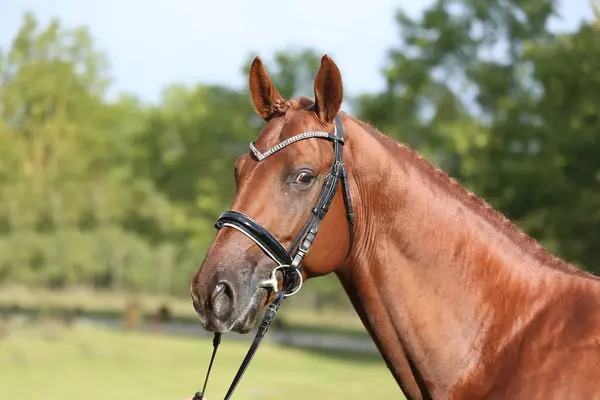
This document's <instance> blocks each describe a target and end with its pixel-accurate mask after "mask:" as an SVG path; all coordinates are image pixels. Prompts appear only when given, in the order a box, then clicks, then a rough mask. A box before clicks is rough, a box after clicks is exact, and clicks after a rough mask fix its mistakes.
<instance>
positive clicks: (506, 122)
mask: <svg viewBox="0 0 600 400" xmlns="http://www.w3.org/2000/svg"><path fill="white" fill-rule="evenodd" d="M555 13H556V2H555V0H539V1H533V0H518V1H517V0H485V1H483V0H477V1H475V0H437V1H436V2H434V3H433V4H432V5H431V6H430V7H429V8H428V9H427V10H426V11H425V13H424V14H423V15H422V17H420V18H416V19H412V18H409V17H408V16H407V15H406V14H404V13H403V12H402V11H401V10H400V11H398V13H397V23H398V26H399V28H400V33H401V39H402V40H401V44H400V46H398V47H396V48H393V49H390V51H389V56H388V65H387V66H386V68H385V69H384V70H383V71H382V73H383V75H384V77H385V78H386V82H387V85H386V88H385V89H384V90H383V91H382V92H381V93H369V94H366V93H363V94H357V96H356V98H355V100H356V101H355V102H354V103H353V109H355V110H354V111H356V113H357V114H358V115H359V116H360V117H361V118H364V119H366V120H368V121H369V122H371V123H373V124H374V125H375V126H376V127H378V128H379V129H380V130H382V131H383V132H385V133H387V134H389V135H391V136H393V137H395V138H397V139H399V140H402V141H405V142H407V143H409V144H411V145H413V146H414V147H416V148H417V149H418V150H419V151H421V152H422V153H423V154H424V155H425V156H426V157H427V158H429V159H431V160H432V161H434V162H435V163H437V164H438V165H440V166H442V167H443V168H445V169H446V170H447V171H448V172H449V173H450V174H452V175H454V176H456V177H458V178H459V179H461V181H462V182H463V183H464V184H465V185H466V186H468V187H469V188H470V189H471V190H473V191H474V192H475V193H476V194H478V195H480V196H483V197H484V198H486V200H488V201H489V202H490V203H491V204H492V205H493V206H494V207H496V208H498V209H499V210H501V211H503V212H505V213H506V214H507V215H508V216H509V217H510V218H512V219H514V220H516V221H517V222H518V223H519V224H520V225H521V226H522V228H523V229H525V230H526V231H527V232H528V233H530V234H532V235H533V236H535V237H536V238H538V239H539V240H541V241H542V242H543V243H544V244H545V245H546V246H548V247H549V248H550V249H551V250H553V251H556V252H557V253H558V254H560V255H562V256H564V257H566V258H567V259H568V260H569V261H573V262H576V263H579V264H581V265H582V266H584V267H586V268H588V269H592V270H593V269H594V268H600V266H598V263H597V260H598V259H600V248H598V246H595V244H596V243H597V240H598V235H597V232H598V231H599V229H600V211H599V210H600V157H598V154H600V140H598V139H599V137H598V135H599V133H598V132H600V130H599V119H598V109H599V108H598V106H597V105H598V104H600V97H599V96H600V95H599V93H600V69H598V68H597V66H598V65H600V41H598V34H599V33H598V24H597V22H596V21H594V22H593V23H590V24H582V25H581V26H580V28H579V29H578V30H577V31H576V32H572V33H568V34H556V33H552V32H550V31H549V30H548V28H547V25H548V19H549V18H550V16H552V15H554V14H555ZM252 56H254V55H252ZM249 64H250V63H249V62H246V63H245V64H244V66H243V68H242V69H241V70H242V72H243V73H247V69H248V67H249ZM267 64H269V65H268V69H269V72H270V74H271V75H272V77H273V79H274V81H275V82H276V85H277V87H278V89H279V90H280V92H281V93H282V94H283V95H284V96H285V97H287V98H290V97H292V96H297V95H306V96H309V97H312V94H313V87H312V85H313V78H314V76H315V74H316V71H317V69H318V67H319V54H317V53H316V51H315V50H313V49H296V50H290V51H280V52H277V53H275V54H274V55H273V57H272V58H271V59H269V60H268V62H267ZM342 68H343V66H342ZM0 80H1V86H0V113H1V115H2V118H1V119H0V283H7V282H19V283H26V284H31V285H38V286H44V287H49V288H64V287H67V286H72V285H85V286H90V287H94V288H102V289H119V290H120V289H122V290H128V291H146V292H155V293H156V292H158V293H180V294H182V295H186V294H187V290H188V289H187V288H188V287H189V282H190V278H191V276H192V275H193V273H194V272H195V270H196V269H197V267H198V266H199V264H200V263H201V260H202V258H203V256H204V253H205V251H206V249H207V247H208V245H209V244H210V241H211V240H212V237H213V236H214V227H213V224H214V221H215V219H216V217H217V216H218V215H219V213H220V212H222V211H223V210H224V209H227V208H228V205H229V204H230V203H231V201H232V198H233V194H234V190H235V184H234V179H233V163H234V161H235V159H236V157H238V156H239V155H240V154H242V153H244V152H246V151H247V145H248V142H249V141H251V140H252V139H253V138H254V137H255V136H256V135H257V133H258V131H259V130H260V127H261V124H262V121H260V119H259V118H258V117H257V116H256V115H255V113H254V112H253V110H252V106H251V103H250V100H249V96H248V93H247V90H246V89H244V90H237V89H234V88H230V87H223V86H215V85H207V84H202V83H198V84H196V85H193V86H181V85H173V86H171V87H168V88H167V89H166V90H165V91H164V93H163V96H162V99H161V101H160V102H159V104H157V105H154V106H149V105H146V104H144V103H143V102H141V101H139V100H138V99H136V98H134V97H132V96H130V95H126V94H122V95H121V96H120V97H118V98H117V99H116V100H108V99H107V97H106V91H107V89H108V88H109V87H110V85H111V79H110V76H109V64H108V61H107V60H106V58H105V57H104V56H103V54H101V53H100V52H99V51H98V50H97V49H96V47H95V45H94V40H93V38H92V36H91V35H90V33H89V32H88V31H87V30H86V29H84V28H78V29H74V30H68V29H65V28H64V27H62V26H61V24H60V21H58V20H53V21H51V22H50V23H49V24H48V25H47V26H41V25H40V24H39V22H38V21H37V20H36V18H35V16H34V15H33V14H32V13H27V14H26V15H25V16H24V19H23V23H22V26H21V28H20V29H19V31H18V32H17V33H16V35H15V37H14V40H13V41H12V45H11V46H10V47H9V48H8V49H2V50H0ZM595 271H596V272H600V269H596V270H595ZM307 286H308V290H312V291H314V292H313V293H317V295H316V296H315V298H314V299H313V304H320V305H321V304H322V303H323V302H326V303H330V304H336V303H340V302H339V298H340V297H343V296H344V295H343V293H342V291H341V290H340V287H339V284H337V283H336V282H334V281H332V280H323V281H320V282H318V283H315V284H313V285H307ZM344 304H346V303H344Z"/></svg>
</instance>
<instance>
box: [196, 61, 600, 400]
mask: <svg viewBox="0 0 600 400" xmlns="http://www.w3.org/2000/svg"><path fill="white" fill-rule="evenodd" d="M249 83H250V93H251V98H252V102H253V105H254V108H255V110H256V112H257V113H258V115H259V116H260V117H262V119H264V121H265V125H264V127H263V129H262V131H261V132H260V134H259V135H258V138H257V140H256V143H255V145H254V146H255V148H254V150H256V149H258V153H259V154H260V152H261V151H266V150H267V149H270V148H272V147H273V146H276V145H278V144H279V143H281V142H282V141H285V140H286V139H289V138H291V137H294V136H296V135H298V134H301V133H303V132H314V131H320V132H321V133H322V132H328V133H330V134H331V135H335V134H336V130H335V127H336V125H335V123H336V117H339V118H340V120H341V124H342V126H343V130H344V132H345V133H344V134H345V137H344V146H343V148H344V152H343V161H344V164H345V165H346V166H347V168H348V184H349V185H348V186H349V194H350V197H351V199H352V202H353V205H354V211H355V221H356V224H355V225H356V226H355V230H354V233H352V231H351V229H349V228H350V226H349V225H350V224H349V222H348V220H347V215H346V207H345V204H344V197H345V196H344V193H343V190H342V189H343V187H342V186H339V187H338V188H337V192H335V196H334V197H333V201H332V203H331V206H330V208H329V212H328V213H327V215H326V216H325V218H324V219H323V221H322V223H321V225H320V228H319V234H318V235H317V237H316V238H315V239H314V243H313V245H312V247H311V248H310V251H309V252H308V253H307V254H306V257H305V258H304V259H303V261H302V269H301V271H302V276H303V278H304V279H309V278H312V277H318V276H321V275H325V274H329V273H332V272H333V273H335V274H336V275H337V277H338V278H339V280H340V282H341V283H342V285H343V287H344V289H345V291H346V293H347V294H348V296H349V298H350V300H351V301H352V304H353V306H354V308H355V309H356V312H357V313H358V315H359V316H360V318H361V320H362V322H363V324H364V325H365V327H366V329H367V330H368V332H369V334H370V335H371V337H372V339H373V341H374V342H375V344H376V345H377V348H378V349H379V351H380V352H381V354H382V356H383V358H384V360H385V362H386V364H387V366H388V368H389V370H390V371H391V373H392V374H393V376H394V377H395V379H396V381H397V382H398V384H399V386H400V388H401V390H402V392H404V394H405V395H406V397H408V398H410V399H511V400H515V399H527V400H533V399H582V400H583V399H586V400H589V399H600V280H599V279H598V278H596V277H594V276H593V275H591V274H588V273H586V272H584V271H582V270H580V269H577V268H576V267H574V266H572V265H570V264H568V263H566V262H565V261H562V260H560V259H559V258H557V257H555V256H553V255H552V254H550V253H549V252H548V251H546V250H545V249H544V248H542V246H540V245H539V244H538V243H537V242H536V241H535V240H533V239H532V238H530V237H528V236H527V235H526V234H524V233H523V232H521V231H520V230H519V229H518V228H517V227H516V226H515V225H514V224H512V223H511V222H509V221H508V220H507V219H506V218H505V217H504V216H503V215H502V214H500V213H498V212H496V211H495V210H493V209H492V208H491V207H490V206H489V205H488V204H486V203H485V202H484V201H483V200H481V199H479V198H478V197H476V196H475V195H474V194H472V193H470V192H468V191H467V190H465V189H464V188H463V187H461V186H460V184H459V183H457V182H456V181H454V180H452V179H451V178H449V177H448V176H447V175H446V174H445V173H444V172H442V171H440V170H439V169H436V168H435V167H434V166H432V164H430V163H429V162H427V161H426V160H425V159H424V158H422V157H421V156H419V155H418V154H417V153H416V152H414V151H413V150H411V149H409V148H408V147H407V146H405V145H402V144H399V143H397V142H395V141H394V140H392V139H390V138H389V137H386V136H384V135H383V134H382V133H380V132H378V131H377V130H376V129H375V128H373V127H372V126H370V125H368V124H367V123H365V122H362V121H360V120H358V119H356V118H353V117H351V116H349V115H347V114H345V113H343V112H341V111H340V106H341V103H342V97H343V91H342V80H341V75H340V72H339V70H338V68H337V66H336V65H335V64H334V63H333V61H332V60H331V59H330V58H329V57H328V56H324V57H323V58H322V60H321V67H320V70H319V72H318V74H317V76H316V79H315V84H314V95H315V101H314V102H313V101H311V100H309V99H306V98H300V99H296V100H291V101H286V100H284V99H283V98H282V97H281V95H280V94H279V92H278V91H277V89H276V88H275V87H274V86H273V84H272V82H271V79H270V77H269V75H268V74H267V72H266V70H265V68H264V67H263V64H262V62H261V60H260V58H258V57H257V58H256V59H255V60H254V62H253V63H252V67H251V70H250V79H249ZM254 150H253V151H252V152H249V153H248V154H244V155H242V156H241V157H240V158H239V159H238V160H237V162H236V165H235V179H236V183H237V192H236V196H235V199H234V202H233V205H232V210H235V211H237V212H240V213H243V214H244V215H247V216H250V217H251V218H252V219H253V220H254V221H256V222H257V223H259V224H261V225H262V226H263V227H265V228H266V229H267V230H268V231H269V232H270V233H271V234H272V235H273V236H274V237H276V238H277V239H278V240H279V241H280V242H281V244H283V245H285V246H289V245H290V244H291V243H292V242H293V241H294V239H295V238H296V237H297V236H298V235H299V234H300V232H301V230H302V227H303V224H304V222H305V221H306V220H307V218H309V216H310V215H311V211H312V208H313V206H314V203H315V201H316V199H317V196H318V195H319V192H320V190H321V189H320V188H321V187H322V186H323V184H324V179H325V175H326V174H327V172H328V171H329V168H330V167H331V165H332V163H333V162H334V155H333V152H332V148H331V143H330V142H328V141H327V140H321V139H319V138H310V139H308V140H302V141H298V142H295V143H293V144H290V145H289V146H285V148H282V149H280V151H277V152H275V153H274V154H271V155H270V157H269V158H268V159H265V160H261V159H260V157H259V158H257V156H256V154H257V153H256V152H255V151H254ZM261 161H262V162H261ZM351 235H353V236H352V237H353V239H354V245H353V246H350V240H351ZM349 248H351V251H350V253H348V254H347V252H348V249H349ZM264 250H265V249H264V248H263V249H261V248H260V247H259V246H257V245H256V243H255V242H253V241H251V240H249V239H248V237H247V236H245V235H243V234H242V232H240V231H239V230H235V229H220V230H219V231H218V232H217V234H216V236H215V238H214V241H213V243H212V245H211V247H210V249H209V251H208V253H207V255H206V258H205V260H204V262H203V264H202V266H201V268H200V269H199V271H198V272H197V274H196V275H195V276H194V278H193V281H192V286H191V294H192V298H193V301H194V307H195V308H196V310H197V312H198V315H199V317H200V320H201V323H202V325H203V327H204V328H205V329H207V330H209V331H213V332H215V331H218V332H228V331H235V332H239V333H246V332H248V331H249V330H250V329H251V328H252V327H253V326H254V325H255V322H256V317H257V313H258V312H259V310H260V309H262V307H264V306H265V305H266V304H268V303H269V302H270V301H272V299H273V293H272V291H270V290H268V289H267V288H264V287H261V285H260V283H261V282H262V281H264V280H265V279H267V278H268V277H269V276H270V275H271V272H272V271H273V269H274V268H275V266H276V264H275V263H274V262H273V261H272V259H271V258H269V257H267V255H265V253H264Z"/></svg>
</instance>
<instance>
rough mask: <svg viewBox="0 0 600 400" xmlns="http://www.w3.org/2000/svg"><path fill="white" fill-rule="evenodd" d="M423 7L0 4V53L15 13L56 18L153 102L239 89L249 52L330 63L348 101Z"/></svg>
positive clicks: (376, 79) (310, 0)
mask: <svg viewBox="0 0 600 400" xmlns="http://www.w3.org/2000/svg"><path fill="white" fill-rule="evenodd" d="M431 2H432V1H431V0H410V1H405V2H400V1H392V0H371V1H367V2H365V1H358V0H357V1H355V2H350V1H348V0H329V1H324V0H303V1H302V2H297V1H285V0H279V1H272V0H262V1H256V0H254V1H252V0H237V1H221V2H219V1H218V0H217V1H214V0H213V1H202V0H170V1H158V0H154V1H152V0H102V1H92V0H0V46H2V48H7V46H8V45H9V43H10V40H11V39H12V38H13V37H14V34H15V33H16V31H17V29H18V27H19V25H20V23H21V18H22V14H23V12H25V11H26V10H32V11H34V12H35V14H36V15H37V17H38V18H39V19H40V21H41V22H42V23H44V24H45V23H47V22H48V20H49V19H50V18H52V17H54V16H57V17H59V18H60V19H61V21H62V22H63V23H64V24H65V25H66V26H68V27H74V26H79V25H87V26H89V28H90V31H91V33H92V35H93V36H94V38H95V39H96V44H97V46H98V48H99V49H101V50H102V51H104V52H105V54H107V55H108V58H109V60H110V63H111V74H112V76H113V78H114V81H115V86H114V87H115V90H118V91H127V92H130V93H134V94H136V95H137V96H139V97H141V98H142V99H144V100H146V101H155V100H157V99H158V98H159V97H160V93H161V91H162V89H163V88H164V87H165V86H166V85H168V84H171V83H175V82H179V83H194V82H199V81H201V82H206V83H220V84H227V85H231V86H237V87H241V86H242V85H245V84H246V77H244V76H243V75H241V73H240V68H241V66H242V63H243V62H244V61H245V60H246V57H247V56H248V54H249V53H250V52H252V53H253V54H258V55H260V56H261V57H263V58H264V59H268V58H269V57H270V56H271V54H272V53H273V52H274V51H275V50H279V49H286V48H293V47H311V48H314V49H316V50H318V51H320V52H321V53H327V54H329V55H330V56H331V57H333V59H334V61H335V62H336V63H337V64H338V66H339V67H340V69H341V71H342V76H343V79H344V87H345V91H346V92H347V93H349V94H353V93H358V92H362V91H372V90H378V89H380V88H382V87H383V84H384V82H383V79H382V77H381V74H380V69H381V68H382V66H383V65H384V62H385V59H386V52H387V50H388V49H389V48H390V47H392V46H394V45H396V44H397V43H398V37H399V36H398V31H397V26H396V24H395V22H394V12H395V10H396V9H397V8H398V7H403V8H404V9H405V11H406V12H408V13H409V14H410V15H413V16H414V15H418V14H419V13H420V12H421V11H422V10H423V8H424V7H426V6H427V5H428V4H430V3H431ZM560 14H561V18H560V19H556V18H555V19H554V20H553V21H552V24H551V27H552V29H553V30H555V31H558V30H560V31H570V30H573V29H575V28H576V27H577V26H578V25H579V23H580V21H581V20H582V19H586V20H589V19H591V18H592V15H593V14H592V12H591V7H590V5H589V3H588V0H563V1H562V2H561V6H560Z"/></svg>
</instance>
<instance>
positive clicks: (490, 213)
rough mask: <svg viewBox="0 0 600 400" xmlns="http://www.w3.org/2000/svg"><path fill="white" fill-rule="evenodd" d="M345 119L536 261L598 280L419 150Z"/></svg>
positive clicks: (367, 124)
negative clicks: (422, 173) (514, 222)
mask: <svg viewBox="0 0 600 400" xmlns="http://www.w3.org/2000/svg"><path fill="white" fill-rule="evenodd" d="M347 118H349V119H350V120H352V121H354V122H355V123H357V124H358V125H359V126H360V127H362V128H363V129H364V130H365V131H366V132H368V133H370V134H371V135H372V136H374V137H375V138H376V139H379V141H380V142H381V143H382V144H383V145H384V146H385V147H386V148H387V149H388V150H390V151H391V150H392V149H398V150H400V154H401V157H402V158H403V159H405V160H408V161H409V162H410V163H411V164H412V165H413V166H415V167H417V168H418V169H419V170H420V171H422V172H424V173H425V174H427V175H428V176H429V177H431V178H432V180H433V181H434V182H435V183H437V184H438V186H440V187H441V188H442V189H445V190H446V191H447V192H448V193H450V194H451V195H452V196H454V198H456V199H457V200H458V201H460V202H461V203H462V204H464V205H466V206H468V207H469V209H470V210H471V211H473V212H474V213H475V214H476V215H479V216H481V217H483V218H484V219H485V220H486V221H487V222H488V223H490V224H491V225H492V226H493V227H495V228H496V229H498V230H499V231H500V232H503V233H504V234H505V235H506V237H508V238H509V239H510V240H511V241H512V242H513V243H515V244H516V245H517V246H519V248H521V249H522V250H523V251H525V252H526V253H527V254H530V255H533V256H534V257H535V259H536V260H537V261H539V262H540V263H542V264H544V265H547V266H549V267H551V268H553V269H556V270H559V271H563V272H567V273H569V274H574V275H577V276H581V277H584V278H590V279H600V277H597V276H595V275H593V274H592V273H590V272H588V271H585V270H582V269H580V268H577V267H576V266H575V265H573V264H570V263H568V262H566V261H564V260H562V259H561V258H559V257H557V256H555V255H554V254H552V253H550V252H549V251H548V250H546V249H545V248H544V247H543V246H542V245H541V244H540V243H539V242H538V241H537V240H535V239H534V238H532V237H531V236H529V235H527V234H526V233H525V232H523V231H522V230H521V229H519V228H518V227H517V226H516V225H515V224H513V223H512V222H511V221H510V220H509V219H508V218H506V216H505V215H504V214H502V213H500V212H499V211H496V210H495V209H494V208H492V206H490V205H489V204H488V203H487V202H486V201H485V200H483V199H482V198H480V197H478V196H476V195H475V194H473V193H471V192H470V191H468V190H467V189H466V188H464V187H463V186H462V185H461V184H460V183H459V182H458V181H457V180H456V179H453V178H451V177H450V176H449V175H448V174H446V172H444V171H442V170H441V169H439V168H436V167H435V166H434V165H433V164H432V163H430V162H429V161H427V160H426V159H425V158H424V157H422V156H421V155H420V154H419V153H417V152H416V151H414V150H413V149H411V148H410V147H409V146H408V145H406V144H401V143H399V142H397V141H396V140H394V139H393V138H391V137H389V136H387V135H385V134H383V133H381V132H380V131H378V130H377V129H376V128H375V127H373V126H372V125H370V124H369V123H367V122H365V121H361V120H359V119H358V118H355V117H352V116H350V115H347Z"/></svg>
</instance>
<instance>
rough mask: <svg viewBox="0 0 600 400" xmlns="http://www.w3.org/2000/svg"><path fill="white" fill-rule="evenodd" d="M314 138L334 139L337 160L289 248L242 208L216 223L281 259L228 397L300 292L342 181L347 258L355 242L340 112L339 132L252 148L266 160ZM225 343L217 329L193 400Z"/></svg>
mask: <svg viewBox="0 0 600 400" xmlns="http://www.w3.org/2000/svg"><path fill="white" fill-rule="evenodd" d="M310 138H322V139H326V140H329V141H331V142H333V152H334V160H333V164H332V165H331V168H330V170H329V173H328V174H327V176H326V177H325V183H324V184H323V187H322V189H321V192H320V194H319V197H318V199H317V202H316V204H315V206H314V207H313V209H312V213H311V215H310V217H309V218H308V220H307V221H306V223H305V224H304V226H303V227H302V229H301V230H300V233H299V234H298V236H297V237H296V239H295V240H294V242H293V243H292V245H291V246H290V247H289V248H287V249H286V248H285V247H284V246H283V245H282V244H281V242H280V241H279V240H277V239H276V238H275V237H274V236H273V235H272V234H271V233H270V232H269V231H268V230H267V229H265V228H264V227H262V226H261V225H260V224H258V223H257V222H255V221H254V220H252V219H251V218H250V217H248V216H247V215H245V214H243V213H241V212H238V211H226V212H224V213H223V214H222V215H221V216H220V217H219V218H218V220H217V222H216V224H215V228H216V229H217V230H220V229H222V228H223V227H230V228H233V229H236V230H238V231H239V232H241V233H243V234H244V235H246V237H248V238H249V239H250V240H252V241H253V242H254V243H256V244H257V245H258V246H259V247H260V248H261V250H262V251H263V252H264V253H265V254H266V255H267V256H269V257H270V258H271V259H272V260H273V261H275V262H276V263H277V267H276V268H275V269H273V271H272V272H271V277H270V278H269V279H267V280H265V281H263V282H261V287H264V288H270V289H272V290H273V291H276V294H275V298H274V300H273V301H272V302H271V304H269V307H268V308H267V310H266V311H265V315H264V317H263V320H262V322H261V324H260V326H259V327H258V330H257V332H256V336H255V337H254V341H253V342H252V345H251V346H250V348H249V349H248V352H247V353H246V357H245V358H244V360H243V361H242V364H241V365H240V367H239V369H238V371H237V373H236V375H235V377H234V379H233V381H232V382H231V385H230V387H229V390H228V391H227V394H226V395H225V397H224V400H227V399H229V398H230V397H231V396H232V395H233V392H234V391H235V389H236V387H237V385H238V383H239V382H240V380H241V379H242V376H243V375H244V373H245V372H246V369H247V368H248V365H249V364H250V361H252V358H253V357H254V354H255V353H256V350H257V349H258V346H259V345H260V343H261V341H262V339H263V338H264V337H265V335H266V333H267V330H268V329H269V326H270V325H271V322H273V318H274V317H275V314H276V313H277V310H278V309H279V306H280V305H281V302H282V301H283V300H284V299H285V298H287V297H290V296H293V295H294V294H296V293H298V291H299V290H300V288H301V287H302V281H303V278H302V265H301V264H300V263H301V262H302V259H303V258H304V256H305V255H306V253H307V252H308V250H309V248H310V246H311V244H312V242H313V240H314V239H315V237H316V235H317V232H318V230H319V225H320V224H321V221H322V220H323V218H324V217H325V214H327V211H329V206H330V205H331V202H332V201H333V197H334V196H335V193H336V192H337V188H338V184H339V183H340V182H341V184H342V193H343V196H344V206H345V207H346V217H347V219H348V226H349V229H350V245H349V248H348V253H347V254H346V258H347V257H348V256H349V255H350V251H351V250H352V246H353V243H354V212H353V210H352V200H351V198H350V188H349V186H348V171H347V170H346V166H345V165H344V161H343V157H342V150H343V145H344V130H343V127H342V121H341V118H340V116H339V115H337V116H336V117H335V132H334V133H333V134H331V133H329V132H318V131H317V132H304V133H301V134H299V135H296V136H293V137H291V138H289V139H287V140H284V141H283V142H281V143H279V144H277V145H275V146H273V147H272V148H270V149H268V150H267V151H265V152H264V153H261V152H260V151H259V150H258V149H257V148H256V147H255V143H254V142H252V143H250V150H251V151H252V154H253V155H254V157H255V158H256V160H257V161H259V162H262V161H263V160H265V159H266V158H267V157H269V156H271V155H272V154H274V153H276V152H278V151H280V150H281V149H283V148H285V147H286V146H289V145H290V144H292V143H295V142H298V141H300V140H305V139H310ZM277 271H280V272H281V274H282V275H283V284H282V288H281V289H279V281H278V279H277ZM220 343H221V333H219V332H215V335H214V339H213V352H212V356H211V359H210V364H209V366H208V371H207V372H206V377H205V379H204V386H203V388H202V391H201V392H197V393H196V394H195V395H194V397H193V400H202V399H203V398H204V394H205V393H206V385H207V383H208V378H209V376H210V371H211V369H212V365H213V361H214V359H215V355H216V353H217V349H218V347H219V344H220Z"/></svg>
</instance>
